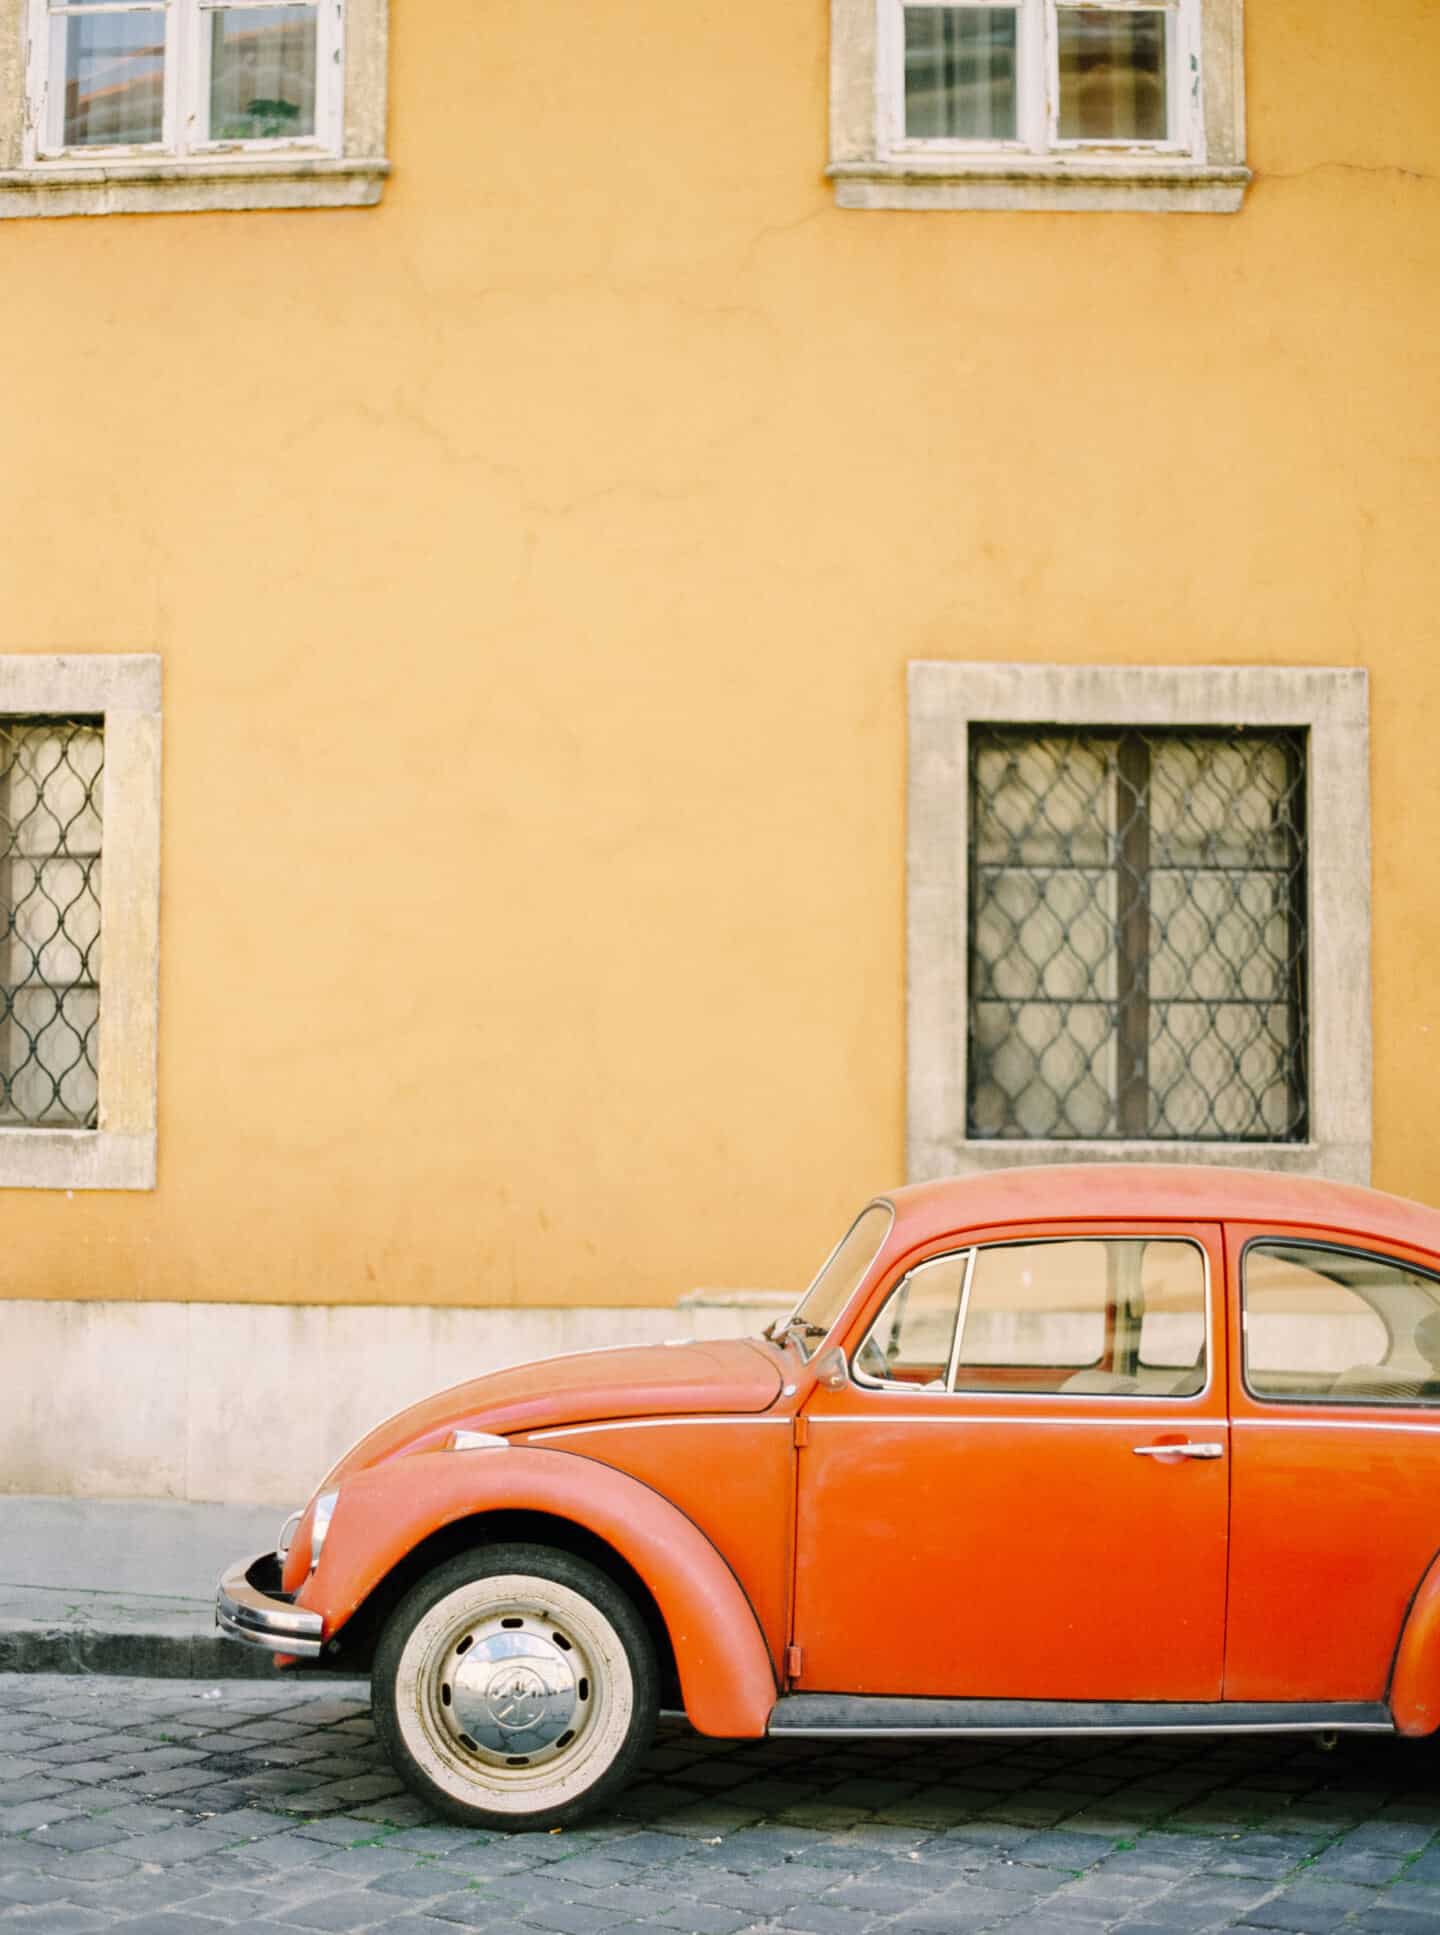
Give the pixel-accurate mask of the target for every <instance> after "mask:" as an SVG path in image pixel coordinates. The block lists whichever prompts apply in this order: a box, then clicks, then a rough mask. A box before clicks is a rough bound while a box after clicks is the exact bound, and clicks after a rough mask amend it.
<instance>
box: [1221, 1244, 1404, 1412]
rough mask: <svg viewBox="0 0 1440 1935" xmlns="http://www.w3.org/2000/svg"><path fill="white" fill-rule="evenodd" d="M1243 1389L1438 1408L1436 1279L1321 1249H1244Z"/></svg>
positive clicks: (1383, 1260)
mask: <svg viewBox="0 0 1440 1935" xmlns="http://www.w3.org/2000/svg"><path fill="white" fill-rule="evenodd" d="M1241 1277H1242V1289H1243V1297H1244V1304H1243V1308H1244V1329H1245V1357H1244V1364H1245V1384H1246V1388H1247V1389H1248V1390H1250V1391H1252V1392H1253V1393H1254V1394H1255V1396H1257V1397H1267V1398H1292V1399H1301V1400H1314V1399H1317V1398H1325V1399H1329V1400H1330V1401H1332V1402H1336V1403H1347V1402H1348V1403H1362V1404H1416V1403H1436V1402H1440V1282H1437V1280H1436V1279H1435V1278H1434V1277H1430V1276H1426V1275H1425V1274H1424V1272H1423V1271H1420V1270H1412V1269H1409V1268H1407V1267H1406V1266H1405V1265H1404V1264H1401V1263H1396V1262H1393V1261H1392V1260H1391V1259H1390V1258H1388V1257H1381V1256H1370V1255H1367V1254H1365V1253H1364V1252H1362V1251H1358V1250H1344V1249H1337V1248H1331V1247H1329V1246H1327V1245H1324V1244H1318V1243H1317V1244H1309V1243H1282V1242H1259V1243H1251V1244H1250V1245H1249V1246H1248V1247H1247V1249H1246V1251H1245V1257H1244V1263H1243V1266H1242V1271H1241Z"/></svg>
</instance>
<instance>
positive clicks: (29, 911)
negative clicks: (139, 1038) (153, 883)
mask: <svg viewBox="0 0 1440 1935" xmlns="http://www.w3.org/2000/svg"><path fill="white" fill-rule="evenodd" d="M103 765H104V738H103V734H102V729H101V727H100V725H99V724H98V722H97V721H95V720H91V719H50V720H20V719H0V1132H3V1130H4V1129H7V1128H24V1127H35V1126H39V1127H44V1128H72V1129H91V1128H94V1127H95V1123H96V1116H97V1084H96V1065H97V1057H98V1047H97V1038H98V1028H99V1015H100V847H101V813H102V810H103V797H102V796H103V787H104V780H103Z"/></svg>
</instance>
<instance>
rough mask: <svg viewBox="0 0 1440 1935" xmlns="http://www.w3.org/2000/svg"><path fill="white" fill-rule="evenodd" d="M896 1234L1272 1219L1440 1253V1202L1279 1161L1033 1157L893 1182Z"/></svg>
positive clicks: (914, 1237)
mask: <svg viewBox="0 0 1440 1935" xmlns="http://www.w3.org/2000/svg"><path fill="white" fill-rule="evenodd" d="M886 1200H887V1201H889V1202H891V1203H893V1204H894V1206H895V1215H896V1223H897V1230H896V1234H897V1235H902V1234H903V1236H904V1237H905V1238H906V1239H908V1240H910V1241H915V1242H922V1241H924V1240H925V1239H926V1237H927V1236H939V1235H943V1234H948V1233H949V1232H951V1231H958V1230H968V1229H981V1228H984V1227H986V1226H988V1225H999V1224H1008V1223H1025V1222H1031V1221H1035V1220H1037V1219H1040V1218H1045V1219H1047V1220H1048V1219H1050V1218H1054V1219H1055V1220H1057V1221H1060V1220H1064V1221H1067V1222H1083V1221H1085V1220H1087V1219H1093V1218H1114V1219H1117V1220H1119V1219H1123V1220H1125V1221H1127V1222H1132V1221H1139V1220H1144V1219H1146V1218H1149V1217H1157V1218H1162V1217H1163V1218H1166V1219H1171V1220H1175V1221H1183V1222H1195V1223H1198V1222H1209V1223H1213V1222H1224V1221H1230V1222H1241V1223H1269V1224H1272V1225H1275V1226H1278V1227H1286V1228H1291V1227H1295V1226H1304V1227H1314V1228H1319V1229H1327V1230H1335V1231H1342V1232H1347V1233H1350V1234H1353V1235H1365V1236H1371V1237H1388V1238H1390V1239H1391V1240H1392V1241H1394V1242H1397V1243H1405V1244H1409V1245H1412V1246H1413V1247H1414V1248H1416V1249H1422V1250H1429V1251H1432V1252H1436V1253H1440V1210H1434V1209H1430V1208H1427V1207H1426V1205H1425V1204H1423V1203H1415V1202H1411V1201H1409V1199H1408V1198H1406V1197H1404V1196H1389V1195H1386V1194H1385V1192H1384V1191H1383V1190H1379V1189H1364V1188H1361V1187H1359V1186H1358V1185H1356V1184H1354V1183H1340V1182H1329V1181H1325V1180H1323V1179H1321V1178H1318V1177H1314V1176H1288V1175H1285V1174H1283V1173H1280V1172H1278V1171H1275V1170H1267V1169H1233V1168H1224V1167H1221V1166H1219V1165H1211V1164H1208V1163H1139V1162H1083V1163H1065V1164H1053V1165H1052V1164H1031V1165H1027V1166H1025V1167H1021V1168H1015V1169H998V1170H993V1171H991V1172H989V1173H988V1174H985V1175H978V1176H950V1177H946V1178H944V1179H942V1180H940V1181H937V1182H924V1183H911V1184H908V1185H907V1186H906V1187H904V1188H903V1189H895V1190H891V1191H890V1192H889V1193H888V1196H887V1198H886Z"/></svg>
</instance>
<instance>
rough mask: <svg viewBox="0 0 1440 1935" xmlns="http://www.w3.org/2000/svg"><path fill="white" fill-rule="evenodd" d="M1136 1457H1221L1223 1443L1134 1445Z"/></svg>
mask: <svg viewBox="0 0 1440 1935" xmlns="http://www.w3.org/2000/svg"><path fill="white" fill-rule="evenodd" d="M1135 1456H1136V1457H1137V1458H1223V1457H1224V1456H1225V1447H1224V1445H1188V1444H1187V1445H1136V1446H1135Z"/></svg>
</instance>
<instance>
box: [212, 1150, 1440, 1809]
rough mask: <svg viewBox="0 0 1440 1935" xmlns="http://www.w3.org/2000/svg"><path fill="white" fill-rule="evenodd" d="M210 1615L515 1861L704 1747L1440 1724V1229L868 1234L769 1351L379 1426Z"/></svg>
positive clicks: (230, 1582) (1166, 1172)
mask: <svg viewBox="0 0 1440 1935" xmlns="http://www.w3.org/2000/svg"><path fill="white" fill-rule="evenodd" d="M291 1525H292V1528H293V1536H284V1537H282V1541H281V1547H280V1550H279V1552H278V1553H275V1554H265V1555H264V1556H262V1557H260V1558H258V1559H254V1560H251V1561H249V1562H248V1563H246V1564H242V1565H239V1566H237V1567H236V1568H235V1569H234V1570H233V1571H232V1572H231V1573H229V1574H228V1575H227V1576H226V1577H225V1579H224V1580H222V1582H221V1586H220V1591H219V1598H218V1618H219V1621H220V1624H221V1626H222V1627H223V1628H224V1629H225V1630H226V1631H227V1632H229V1633H231V1634H233V1635H234V1636H235V1637H236V1638H238V1639H243V1640H247V1641H249V1642H250V1643H251V1644H254V1645H259V1646H265V1647H269V1648H270V1649H271V1650H272V1651H273V1652H275V1653H277V1654H278V1655H280V1656H282V1658H284V1659H287V1660H289V1661H293V1660H297V1659H310V1660H319V1661H322V1662H324V1663H326V1664H334V1665H336V1666H339V1667H341V1668H344V1669H347V1670H350V1671H355V1670H357V1669H359V1668H364V1667H367V1666H368V1667H369V1668H370V1669H371V1671H372V1674H373V1684H374V1710H375V1720H376V1726H377V1728H378V1730H379V1732H380V1735H381V1737H382V1739H383V1740H384V1742H385V1744H386V1746H387V1748H388V1750H389V1752H390V1753H391V1755H392V1756H393V1758H394V1760H395V1764H396V1766H397V1767H398V1769H399V1770H400V1772H401V1773H402V1774H403V1776H404V1777H405V1779H406V1780H407V1781H408V1782H409V1783H410V1785H411V1786H412V1787H414V1788H415V1789H416V1790H417V1791H418V1792H419V1793H420V1794H422V1795H424V1796H425V1797H426V1798H427V1799H428V1800H430V1801H431V1802H433V1803H434V1804H435V1805H436V1806H437V1807H440V1808H442V1809H443V1810H445V1811H446V1812H447V1813H449V1814H451V1815H453V1816H455V1817H456V1818H458V1819H460V1820H462V1821H470V1822H475V1823H481V1824H484V1825H485V1826H488V1827H495V1826H500V1827H511V1828H535V1827H548V1826H552V1825H554V1824H555V1823H557V1822H560V1821H565V1820H568V1819H570V1818H572V1817H573V1816H574V1815H575V1814H577V1813H578V1812H580V1811H581V1810H583V1809H585V1808H587V1807H590V1806H592V1805H593V1804H594V1803H595V1802H597V1801H598V1800H600V1799H601V1798H602V1797H604V1796H605V1795H607V1794H610V1793H612V1792H613V1791H614V1790H615V1789H616V1788H617V1787H618V1786H619V1785H620V1784H621V1783H622V1782H623V1781H624V1780H625V1778H626V1776H627V1774H628V1773H629V1771H630V1769H631V1768H632V1766H633V1765H634V1763H635V1761H636V1759H637V1757H638V1756H639V1755H640V1754H641V1752H642V1751H643V1750H644V1749H645V1747H646V1746H647V1744H648V1742H649V1740H650V1738H651V1735H652V1732H653V1728H654V1724H655V1718H656V1714H657V1711H658V1709H659V1708H660V1707H661V1706H662V1705H664V1706H669V1707H682V1708H683V1709H684V1711H685V1713H686V1714H688V1716H689V1718H690V1720H691V1722H692V1724H693V1725H694V1726H695V1727H696V1728H697V1729H698V1730H699V1731H700V1732H701V1733H707V1734H720V1735H729V1736H735V1737H747V1738H753V1737H758V1736H760V1735H764V1734H767V1733H770V1734H777V1735H781V1734H810V1735H825V1734H834V1735H837V1736H839V1735H855V1734H890V1733H911V1734H913V1733H925V1734H931V1735H935V1736H937V1737H940V1736H945V1735H960V1734H1066V1733H1071V1732H1076V1731H1084V1730H1088V1731H1092V1732H1095V1731H1098V1732H1112V1733H1122V1732H1123V1733H1143V1732H1161V1733H1177V1732H1180V1733H1184V1732H1190V1731H1197V1732H1198V1731H1205V1730H1225V1731H1232V1732H1243V1733H1258V1732H1270V1731H1284V1730H1291V1731H1296V1730H1303V1731H1312V1730H1313V1731H1316V1732H1322V1733H1326V1732H1330V1731H1339V1730H1345V1729H1348V1730H1358V1731H1365V1732H1389V1731H1392V1730H1394V1731H1398V1732H1400V1733H1404V1734H1425V1733H1429V1732H1431V1731H1433V1730H1434V1729H1435V1728H1436V1726H1437V1725H1440V1556H1437V1548H1440V1214H1437V1212H1435V1211H1433V1210H1429V1209H1424V1208H1422V1207H1420V1206H1419V1205H1418V1204H1413V1203H1408V1202H1403V1201H1401V1200H1399V1199H1398V1198H1395V1197H1390V1196H1383V1195H1380V1194H1377V1193H1376V1192H1374V1191H1371V1190H1366V1189H1355V1188H1348V1187H1344V1186H1341V1185H1339V1184H1330V1183H1321V1182H1314V1181H1308V1180H1302V1179H1297V1178H1293V1177H1286V1176H1280V1175H1267V1174H1261V1173H1256V1172H1249V1171H1241V1170H1222V1169H1212V1168H1182V1167H1178V1166H1177V1167H1163V1166H1162V1167H1142V1166H1133V1167H1131V1166H1123V1165H1094V1166H1085V1167H1078V1168H1053V1169H1044V1168H1032V1169H1016V1170H1010V1171H1007V1172H1003V1173H1000V1174H996V1175H993V1176H989V1177H982V1178H974V1179H967V1180H963V1181H955V1182H943V1183H930V1184H921V1185H918V1186H915V1187H911V1188H906V1189H900V1190H896V1191H895V1192H894V1193H893V1194H892V1195H889V1196H885V1197H881V1198H878V1199H877V1200H876V1201H875V1202H873V1203H871V1204H870V1205H869V1206H868V1207H867V1208H865V1209H864V1210H862V1211H861V1213H860V1215H859V1216H858V1217H857V1218H856V1220H855V1222H854V1223H853V1224H852V1225H851V1227H850V1229H849V1231H848V1232H847V1233H846V1235H845V1236H844V1237H843V1238H842V1239H841V1241H840V1243H839V1244H838V1245H837V1247H836V1248H835V1250H834V1251H833V1252H832V1254H831V1256H830V1257H829V1259H828V1261H827V1262H826V1264H825V1266H824V1268H823V1269H822V1270H821V1271H820V1273H819V1275H818V1276H817V1277H816V1278H815V1281H814V1282H813V1283H812V1284H811V1286H810V1288H809V1289H808V1290H807V1291H806V1292H805V1294H804V1296H803V1297H802V1298H801V1299H800V1301H799V1303H798V1304H797V1305H796V1307H795V1311H794V1313H793V1315H792V1316H791V1317H790V1318H789V1319H788V1321H785V1322H783V1323H779V1324H776V1325H775V1326H773V1327H772V1330H771V1332H770V1333H769V1334H767V1336H766V1337H764V1338H756V1339H754V1340H749V1341H739V1342H731V1343H709V1344H701V1343H695V1344H680V1345H677V1346H665V1347H653V1348H652V1347H649V1346H644V1347H640V1348H629V1349H626V1348H618V1349H614V1350H602V1351H593V1352H588V1353H584V1354H582V1355H579V1356H573V1357H559V1358H552V1359H549V1360H547V1361H545V1362H543V1363H538V1364H530V1365H526V1366H524V1367H522V1368H520V1369H518V1370H509V1371H501V1372H498V1373H496V1374H494V1375H492V1376H488V1377H482V1378H479V1379H477V1380H475V1381H474V1382H473V1383H469V1384H462V1385H458V1386H457V1387H456V1388H455V1389H453V1390H450V1391H446V1392H444V1393H443V1394H441V1395H440V1396H438V1397H434V1398H431V1399H428V1400H427V1401H426V1402H424V1403H422V1404H418V1405H415V1406H414V1407H412V1408H411V1409H410V1410H408V1411H404V1412H401V1413H400V1415H399V1416H398V1417H395V1418H392V1419H390V1420H389V1422H388V1423H385V1424H382V1425H380V1426H379V1427H378V1428H377V1429H376V1430H374V1431H372V1432H371V1433H370V1435H369V1436H368V1437H366V1438H364V1439H363V1440H362V1441H361V1442H360V1443H359V1444H358V1445H356V1447H355V1448H354V1450H353V1451H350V1452H349V1453H347V1455H346V1456H345V1457H344V1458H342V1459H341V1460H340V1462H339V1464H337V1465H336V1466H335V1467H334V1469H333V1470H332V1471H331V1472H329V1473H328V1474H327V1476H326V1477H325V1479H324V1480H323V1481H322V1483H321V1485H320V1487H319V1489H318V1491H317V1492H316V1494H315V1496H314V1497H313V1498H312V1499H311V1500H310V1502H309V1504H308V1505H307V1506H306V1508H305V1510H304V1512H303V1513H301V1514H299V1515H298V1517H297V1519H296V1520H294V1521H292V1522H291Z"/></svg>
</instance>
